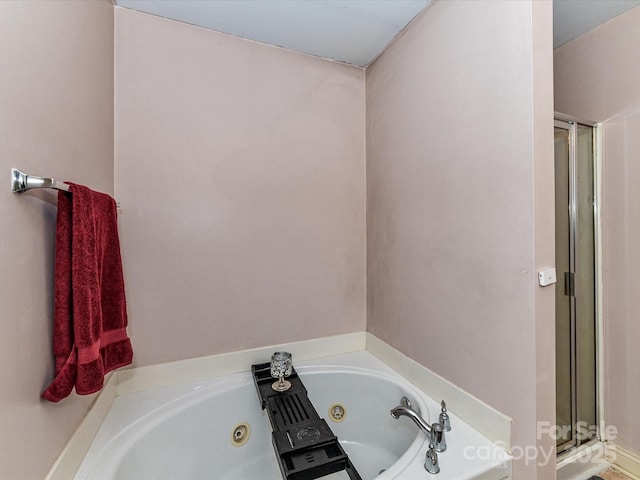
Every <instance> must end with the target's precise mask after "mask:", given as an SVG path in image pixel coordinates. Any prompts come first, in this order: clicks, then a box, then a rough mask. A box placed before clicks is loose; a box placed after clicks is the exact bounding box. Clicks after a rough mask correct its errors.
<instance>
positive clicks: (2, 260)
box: [0, 0, 113, 480]
mask: <svg viewBox="0 0 640 480" xmlns="http://www.w3.org/2000/svg"><path fill="white" fill-rule="evenodd" d="M0 45H2V48H0V65H1V69H2V73H0V106H1V107H0V132H2V133H1V134H0V137H1V138H2V140H1V141H0V176H1V177H2V182H0V183H1V184H2V188H0V197H2V198H0V230H2V232H3V233H2V236H1V239H2V240H1V245H2V252H3V254H2V255H0V285H1V287H0V304H1V305H2V314H3V322H2V323H3V325H4V326H3V331H2V335H0V361H1V363H2V368H1V369H0V384H1V385H2V395H0V425H1V434H0V477H2V478H7V479H20V480H26V479H41V478H43V477H44V476H45V474H46V472H47V471H48V469H49V467H50V465H51V464H52V463H53V461H54V460H55V458H56V457H57V456H58V454H59V453H60V451H61V450H62V448H63V447H64V446H65V444H66V443H67V441H68V439H69V437H70V436H71V434H72V433H73V431H74V430H75V429H76V427H77V426H78V424H79V423H80V420H81V419H82V417H83V416H84V414H85V413H86V411H87V410H88V408H89V407H90V405H91V402H92V400H93V398H94V397H93V396H89V397H77V396H75V395H73V396H71V397H69V398H68V399H66V400H64V401H63V402H61V403H60V404H56V405H54V404H50V403H49V402H46V401H42V400H41V399H40V393H41V392H42V390H43V389H44V388H45V387H46V386H47V385H48V383H49V382H50V381H51V379H52V376H53V353H52V351H51V333H52V332H51V329H52V327H51V325H52V305H53V299H52V291H53V252H54V236H55V215H56V209H55V203H56V196H55V193H53V192H48V191H37V192H35V193H32V192H27V193H24V194H21V195H16V194H13V193H11V192H10V189H9V174H10V169H11V168H12V167H16V168H20V169H22V170H24V171H26V172H27V173H31V174H33V175H42V176H53V177H56V178H59V179H66V180H73V181H76V182H79V183H84V184H87V185H90V186H92V187H93V188H95V189H97V190H102V191H104V192H108V193H111V192H112V191H113V6H112V4H111V2H110V1H108V0H104V1H93V2H77V1H64V0H62V1H57V2H24V1H2V2H0Z"/></svg>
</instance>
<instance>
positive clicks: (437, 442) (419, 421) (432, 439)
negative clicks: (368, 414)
mask: <svg viewBox="0 0 640 480" xmlns="http://www.w3.org/2000/svg"><path fill="white" fill-rule="evenodd" d="M390 413H391V416H392V417H393V418H395V419H396V420H397V419H398V418H400V417H402V416H405V417H409V418H410V419H411V420H413V422H414V423H415V424H416V425H417V426H418V428H419V429H420V430H422V431H423V432H424V433H425V434H426V435H427V438H428V439H429V443H432V444H433V446H434V448H433V449H434V450H435V451H436V452H444V451H445V450H446V449H447V443H446V442H445V439H444V429H443V428H442V425H440V424H439V423H433V424H431V425H429V424H428V423H427V422H425V421H424V419H423V418H422V417H421V416H420V414H419V413H418V412H416V411H415V410H414V409H413V408H411V402H410V401H409V399H408V398H407V397H402V399H401V400H400V405H399V406H397V407H395V408H392V409H391V412H390Z"/></svg>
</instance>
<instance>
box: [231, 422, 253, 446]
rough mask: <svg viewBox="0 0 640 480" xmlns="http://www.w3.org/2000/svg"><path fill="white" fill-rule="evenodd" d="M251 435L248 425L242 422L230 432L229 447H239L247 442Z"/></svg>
mask: <svg viewBox="0 0 640 480" xmlns="http://www.w3.org/2000/svg"><path fill="white" fill-rule="evenodd" d="M249 435H251V427H250V426H249V424H248V423H246V422H242V423H239V424H238V425H236V426H235V427H234V428H233V431H232V432H231V445H233V446H234V447H241V446H243V445H244V444H245V443H247V441H248V440H249Z"/></svg>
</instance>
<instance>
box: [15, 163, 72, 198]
mask: <svg viewBox="0 0 640 480" xmlns="http://www.w3.org/2000/svg"><path fill="white" fill-rule="evenodd" d="M32 188H54V189H56V190H64V191H65V192H68V191H69V185H67V184H66V183H64V182H59V181H58V180H56V179H55V178H43V177H35V176H33V175H27V174H26V173H24V172H23V171H21V170H18V169H17V168H12V169H11V191H12V192H13V193H22V192H25V191H27V190H30V189H32Z"/></svg>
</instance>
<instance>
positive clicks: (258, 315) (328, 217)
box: [115, 8, 366, 365]
mask: <svg viewBox="0 0 640 480" xmlns="http://www.w3.org/2000/svg"><path fill="white" fill-rule="evenodd" d="M116 85H117V88H116V96H115V105H116V116H117V122H116V133H115V139H116V147H115V185H116V194H117V197H118V199H119V200H120V201H121V202H122V204H123V208H122V214H121V241H122V250H123V256H124V263H125V276H126V278H127V285H128V291H127V294H128V299H129V316H130V319H131V320H130V325H131V326H130V333H131V336H132V341H133V342H134V344H135V348H136V363H137V365H147V364H153V363H159V362H166V361H170V360H174V359H181V358H188V357H197V356H202V355H210V354H216V353H221V352H229V351H233V350H240V349H245V348H251V347H256V346H262V345H269V344H275V343H280V342H290V341H297V340H304V339H309V338H314V337H322V336H327V335H334V334H341V333H347V332H355V331H363V330H365V328H366V303H365V284H366V283H365V275H366V265H365V262H366V259H365V258H366V253H365V247H366V243H365V232H366V228H365V89H364V71H363V70H362V69H359V68H354V67H350V66H346V65H343V64H339V63H336V62H330V61H326V60H321V59H318V58H316V57H311V56H307V55H302V54H298V53H294V52H291V51H287V50H283V49H280V48H276V47H270V46H266V45H263V44H259V43H255V42H251V41H246V40H242V39H239V38H235V37H231V36H228V35H224V34H220V33H216V32H213V31H209V30H205V29H201V28H197V27H193V26H190V25H186V24H182V23H178V22H173V21H169V20H166V19H162V18H158V17H153V16H150V15H146V14H141V13H138V12H133V11H130V10H126V9H122V8H116Z"/></svg>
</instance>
